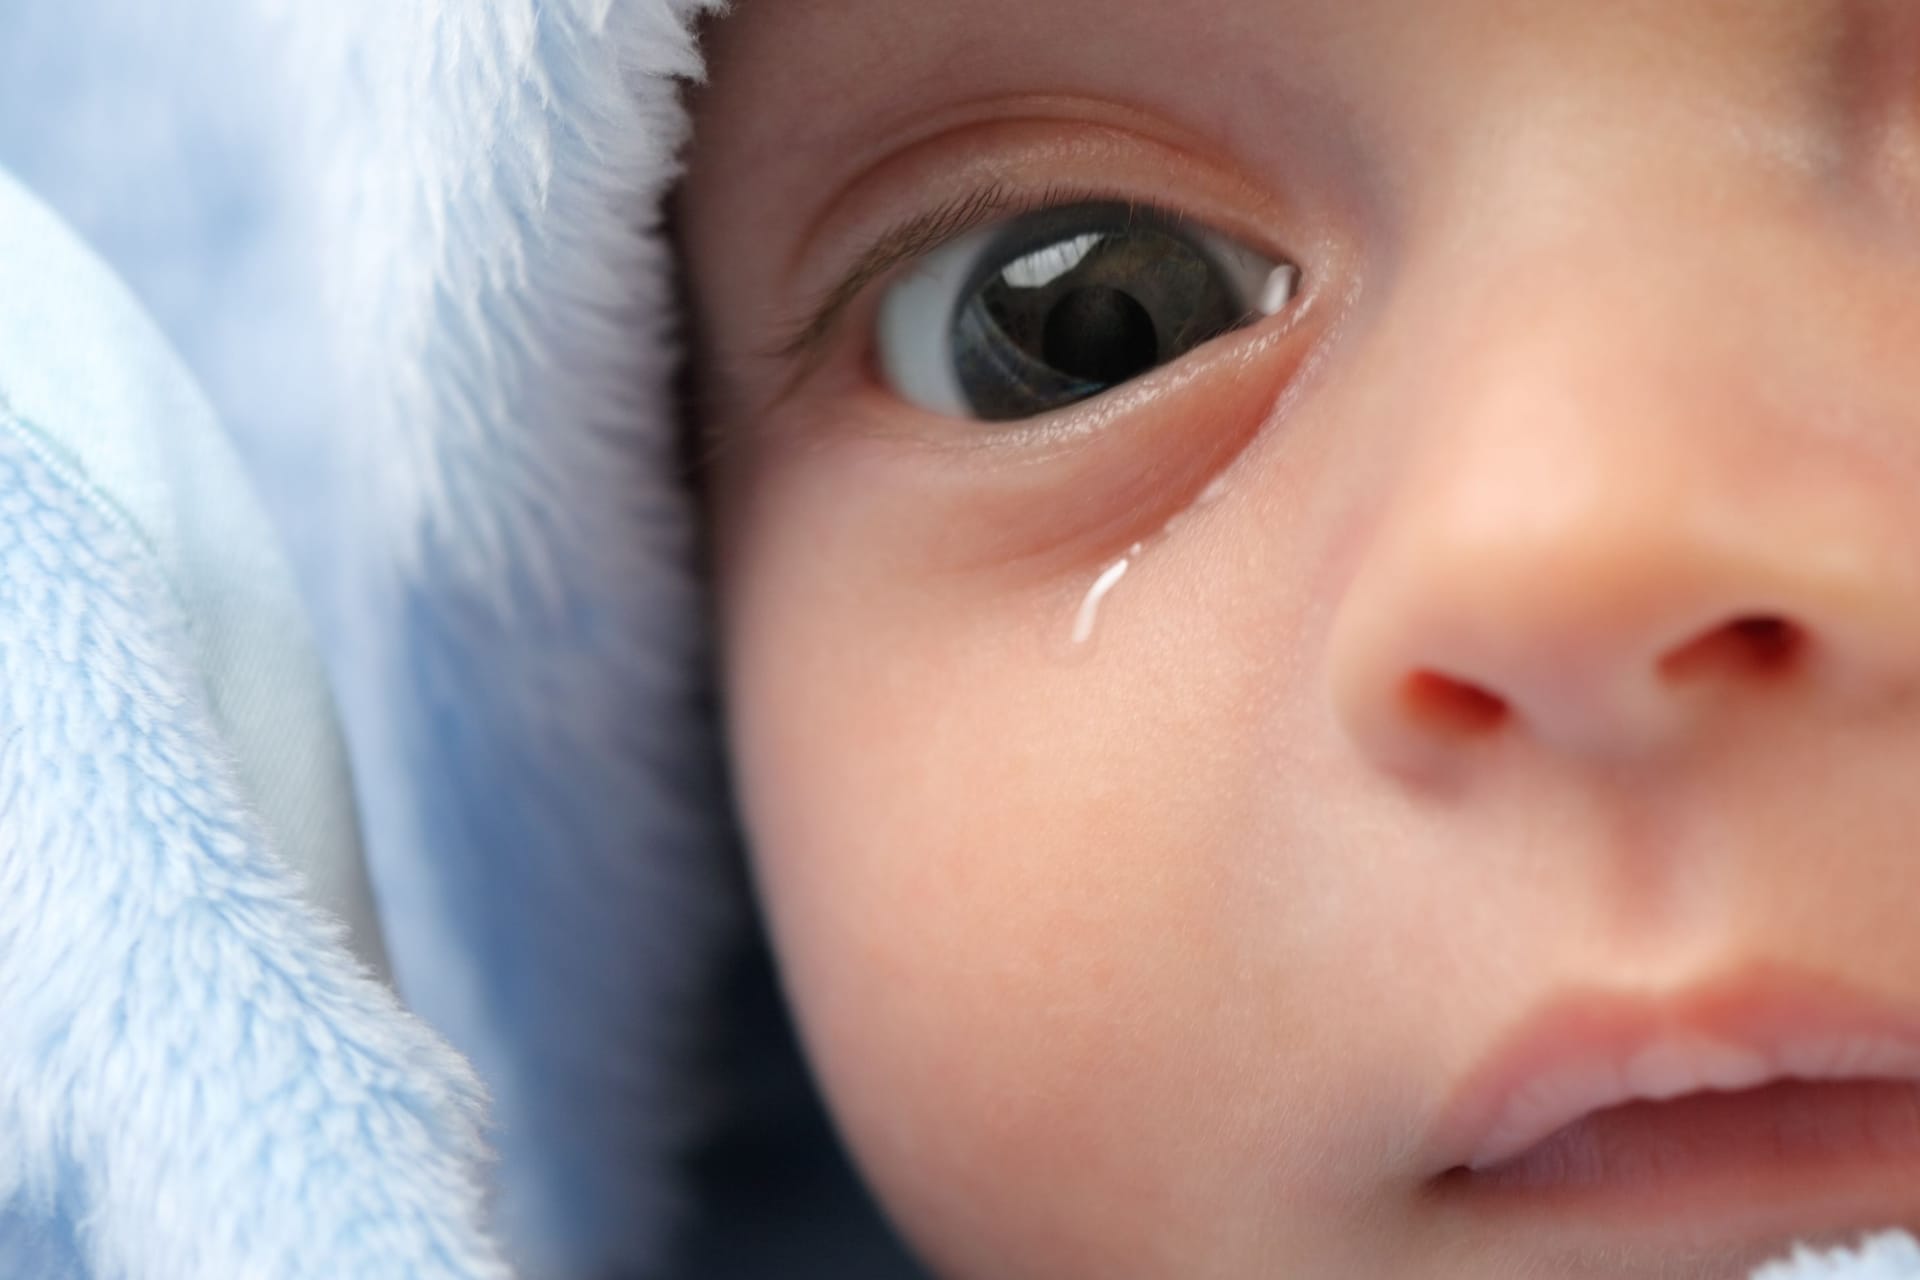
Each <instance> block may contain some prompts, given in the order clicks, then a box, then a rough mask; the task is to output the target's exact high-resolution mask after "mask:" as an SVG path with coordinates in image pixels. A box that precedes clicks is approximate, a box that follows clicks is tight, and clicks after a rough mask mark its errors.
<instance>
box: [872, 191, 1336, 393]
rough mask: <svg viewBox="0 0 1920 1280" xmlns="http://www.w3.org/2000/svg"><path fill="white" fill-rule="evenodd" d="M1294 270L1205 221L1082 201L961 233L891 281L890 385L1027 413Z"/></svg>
mask: <svg viewBox="0 0 1920 1280" xmlns="http://www.w3.org/2000/svg"><path fill="white" fill-rule="evenodd" d="M1299 279H1300V273H1299V270H1298V268H1296V267H1294V266H1293V265H1292V264H1290V263H1284V262H1274V261H1272V260H1270V259H1268V258H1264V257H1262V256H1260V255H1259V254H1256V253H1254V252H1252V251H1251V250H1249V249H1246V248H1244V247H1242V246H1240V245H1237V244H1234V243H1233V242H1231V241H1229V240H1227V239H1226V238H1225V237H1223V236H1220V235H1218V234H1216V233H1214V232H1210V231H1206V230H1202V229H1198V228H1190V227H1187V226H1184V225H1182V224H1181V223H1179V222H1177V221H1175V220H1174V219H1172V218H1169V217H1167V216H1166V215H1163V214H1159V213H1154V212H1151V211H1148V210H1143V209H1139V208H1135V207H1131V206H1128V205H1123V204H1083V205H1076V206H1072V207H1069V208H1062V209H1053V210H1048V211H1046V212H1043V213H1038V214H1033V215H1029V216H1027V217H1024V218H1018V219H1015V220H1013V221H1012V222H1010V223H1007V224H1004V225H1001V226H998V227H991V228H988V229H986V230H984V231H976V232H972V233H970V234H968V235H965V236H962V237H960V238H959V239H957V240H955V241H954V242H952V243H951V244H948V245H945V246H943V247H942V248H939V249H936V250H934V251H933V252H932V253H930V254H928V255H927V257H926V258H925V259H924V260H923V261H922V262H921V263H920V264H919V266H918V267H916V268H915V270H914V271H913V273H912V274H911V275H910V276H908V277H907V278H906V279H904V280H902V281H901V282H900V283H898V284H896V285H895V286H893V288H892V289H891V290H889V291H888V293H887V295H886V297H885V299H884V300H883V302H882V303H881V307H880V320H879V335H878V342H879V350H880V363H881V368H882V369H883V370H884V372H885V376H886V380H887V382H888V384H889V385H890V386H891V387H892V388H893V390H894V391H895V392H897V393H898V394H899V395H900V396H902V397H903V398H905V399H907V400H910V401H912V402H913V403H914V404H917V405H919V406H920V407H921V408H924V409H929V410H932V411H933V412H935V413H944V414H950V415H953V416H956V417H966V418H978V419H983V420H986V421H990V422H1011V421H1015V420H1018V419H1021V418H1031V417H1034V416H1036V415H1038V414H1043V413H1046V412H1048V411H1049V410H1052V409H1058V408H1060V407H1062V406H1063V405H1069V404H1072V403H1074V402H1075V401H1079V400H1085V399H1088V398H1089V397H1092V396H1097V395H1099V394H1100V393H1101V392H1103V391H1107V390H1109V389H1111V388H1113V387H1117V386H1119V385H1120V384H1121V383H1123V382H1128V381H1131V380H1132V379H1134V378H1137V377H1139V376H1140V375H1141V374H1143V373H1146V372H1148V371H1149V370H1152V369H1155V368H1158V367H1159V366H1161V365H1163V364H1166V363H1168V362H1169V361H1172V360H1177V359H1179V358H1180V357H1181V356H1183V355H1185V354H1186V353H1187V352H1189V351H1191V350H1193V349H1194V348H1195V347H1197V346H1199V345H1200V344H1201V343H1203V342H1207V341H1209V340H1211V339H1213V338H1217V337H1219V336H1220V335H1221V334H1223V333H1228V332H1230V331H1232V330H1234V329H1238V328H1241V327H1243V326H1245V325H1247V324H1250V323H1252V322H1254V321H1256V320H1258V319H1260V318H1261V317H1262V316H1268V315H1272V314H1274V313H1276V312H1278V311H1279V310H1281V309H1282V308H1283V307H1285V306H1286V305H1287V304H1288V303H1289V302H1291V301H1292V300H1293V297H1294V294H1295V293H1296V291H1297V289H1298V286H1299Z"/></svg>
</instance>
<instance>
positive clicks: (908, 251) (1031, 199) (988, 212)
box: [772, 182, 1085, 379]
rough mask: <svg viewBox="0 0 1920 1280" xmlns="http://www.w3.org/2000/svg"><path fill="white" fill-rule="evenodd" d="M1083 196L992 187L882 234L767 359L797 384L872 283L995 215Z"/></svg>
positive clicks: (1066, 191) (1059, 190)
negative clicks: (788, 369)
mask: <svg viewBox="0 0 1920 1280" xmlns="http://www.w3.org/2000/svg"><path fill="white" fill-rule="evenodd" d="M1084 195H1085V193H1082V192H1079V191H1078V190H1077V189H1068V188H1065V187H1049V188H1047V189H1045V190H1042V191H1035V192H1026V193H1019V194H1016V193H1015V192H1014V191H1013V189H1012V188H1011V187H1009V186H1008V185H1007V184H1005V183H1002V182H993V183H989V184H988V185H987V186H984V187H982V188H980V189H979V190H977V191H971V192H967V193H966V194H964V195H960V196H957V197H955V198H953V199H951V200H947V201H945V202H944V203H942V204H939V205H936V206H935V207H934V208H932V209H929V210H927V211H926V212H925V213H921V214H918V215H916V216H914V217H912V218H909V219H908V220H907V221H905V222H903V223H900V224H899V225H898V226H895V227H892V228H890V229H888V230H887V231H884V232H882V233H881V234H880V235H879V236H878V237H876V238H875V239H874V240H873V242H872V243H871V244H869V245H868V246H867V247H866V248H865V249H864V250H862V251H861V253H860V254H859V256H858V257H856V258H855V259H854V263H853V267H852V268H851V269H850V270H849V271H848V272H847V273H846V275H844V276H842V277H841V278H840V280H839V281H838V282H837V283H835V284H834V285H833V286H832V287H831V288H829V289H828V290H827V291H826V292H825V293H824V294H822V295H821V297H820V299H819V301H818V302H816V303H815V304H814V305H813V306H812V307H810V308H809V309H808V311H807V314H806V316H805V317H804V318H803V319H802V320H801V321H800V323H799V324H797V325H795V326H794V327H793V328H792V330H791V331H789V332H788V333H787V334H786V336H785V337H784V338H782V339H781V340H780V341H779V342H778V343H777V344H776V345H775V346H774V348H773V351H772V354H773V355H774V356H775V357H777V358H779V359H781V360H784V361H789V362H792V363H794V364H795V366H796V368H795V374H794V376H795V378H796V379H797V378H798V377H799V376H800V375H801V374H803V373H804V372H805V371H806V370H807V369H809V368H811V367H812V366H813V364H814V363H815V362H817V361H818V360H819V358H820V357H821V355H822V354H824V352H825V349H826V344H827V340H828V339H829V338H830V337H831V336H832V335H833V331H834V328H835V327H836V326H837V325H838V324H839V323H840V319H841V317H842V316H843V315H844V314H845V313H846V310H847V308H848V307H850V306H852V305H853V302H854V299H856V298H858V297H859V296H860V294H861V293H862V292H864V291H865V290H866V288H867V287H868V286H869V285H871V284H872V283H873V282H874V281H876V280H879V279H881V278H882V277H884V276H886V275H887V274H888V273H889V272H891V271H893V270H894V269H895V268H896V267H899V266H901V265H903V264H905V263H908V262H912V261H913V260H914V259H916V258H919V257H922V256H923V255H925V254H928V253H931V252H933V251H934V250H935V249H938V248H940V247H941V246H942V245H944V244H947V243H948V242H950V241H952V240H955V239H957V238H958V237H960V236H962V235H964V234H965V233H967V232H968V231H971V230H973V229H974V228H976V227H978V226H980V225H981V224H982V223H985V222H986V221H988V220H989V219H991V218H993V217H995V216H997V215H999V214H1003V213H1009V212H1012V213H1023V212H1026V211H1028V210H1030V209H1036V208H1044V207H1046V206H1049V205H1052V204H1056V203H1060V202H1062V201H1066V200H1072V199H1079V198H1084Z"/></svg>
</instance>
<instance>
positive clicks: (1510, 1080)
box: [1435, 972, 1920, 1247]
mask: <svg viewBox="0 0 1920 1280" xmlns="http://www.w3.org/2000/svg"><path fill="white" fill-rule="evenodd" d="M1436 1150H1437V1152H1438V1153H1439V1156H1440V1158H1439V1160H1438V1161H1437V1162H1436V1163H1437V1166H1438V1169H1439V1170H1440V1172H1439V1175H1438V1176H1437V1177H1436V1179H1435V1182H1436V1186H1437V1187H1439V1188H1440V1189H1441V1190H1443V1191H1444V1192H1445V1193H1446V1194H1447V1195H1448V1196H1449V1197H1453V1198H1456V1199H1457V1200H1459V1201H1460V1202H1463V1203H1468V1204H1473V1205H1477V1206H1480V1207H1481V1208H1483V1209H1488V1210H1494V1209H1496V1208H1497V1207H1498V1206H1506V1207H1507V1209H1509V1210H1514V1211H1539V1212H1543V1213H1548V1214H1551V1215H1553V1216H1556V1217H1559V1218H1562V1219H1577V1220H1579V1221H1582V1222H1584V1223H1586V1224H1587V1225H1590V1226H1594V1227H1602V1226H1604V1227H1607V1228H1608V1229H1611V1230H1615V1231H1621V1232H1626V1233H1629V1234H1633V1235H1653V1236H1660V1237H1666V1238H1685V1239H1686V1240H1688V1241H1690V1242H1692V1243H1694V1244H1696V1245H1703V1246H1709V1247H1711V1246H1712V1242H1714V1241H1718V1242H1719V1243H1720V1244H1724V1245H1727V1246H1729V1247H1733V1246H1737V1245H1739V1244H1740V1243H1742V1242H1751V1241H1753V1240H1756V1239H1758V1238H1760V1237H1761V1236H1762V1235H1765V1236H1767V1237H1769V1238H1780V1239H1785V1238H1789V1237H1796V1236H1797V1237H1813V1236H1816V1235H1823V1234H1834V1233H1841V1232H1846V1231H1852V1230H1861V1229H1868V1228H1873V1227H1883V1226H1890V1225H1913V1222H1914V1218H1915V1215H1916V1214H1920V1017H1916V1015H1915V1014H1914V1012H1912V1011H1908V1010H1901V1009H1896V1008H1892V1007H1889V1006H1887V1005H1885V1004H1883V1003H1879V1002H1875V1001H1872V1000H1869V999H1868V998H1866V997H1865V996H1863V995H1862V994H1860V993H1858V992H1852V991H1846V990H1841V989H1838V988H1836V987H1834V986H1833V985H1832V984H1830V983H1824V982H1819V981H1817V980H1813V979H1810V978H1794V977H1789V976H1782V975H1781V974H1779V973H1777V972H1770V973H1768V974H1766V975H1747V976H1745V977H1742V978H1740V979H1739V980H1736V981H1725V982H1718V983H1714V984H1711V985H1710V986H1703V987H1700V988H1696V989H1693V990H1690V991H1687V992H1683V993H1681V994H1679V995H1678V996H1675V997H1671V998H1660V999H1655V998H1648V997H1641V996H1628V995H1614V994H1607V993H1591V992H1588V993H1578V994H1572V995H1563V996H1560V997H1557V998H1555V999H1552V1000H1550V1001H1548V1002H1547V1003H1546V1004H1545V1005H1543V1006H1542V1007H1541V1009H1540V1010H1539V1011H1538V1012H1537V1013H1536V1014H1535V1015H1533V1016H1531V1017H1528V1018H1525V1019H1523V1020H1522V1021H1521V1022H1520V1023H1519V1024H1518V1025H1517V1026H1516V1027H1515V1028H1514V1029H1513V1030H1512V1032H1510V1033H1509V1034H1508V1035H1507V1036H1505V1037H1503V1038H1502V1039H1501V1041H1500V1042H1499V1044H1498V1046H1496V1049H1495V1051H1494V1053H1492V1054H1491V1055H1490V1056H1489V1057H1488V1058H1487V1060H1486V1061H1485V1062H1484V1063H1482V1064H1481V1065H1480V1066H1479V1067H1478V1068H1477V1069H1476V1070H1475V1071H1473V1072H1471V1073H1469V1074H1468V1075H1467V1076H1466V1078H1465V1079H1464V1080H1463V1082H1462V1083H1461V1086H1460V1087H1459V1088H1458V1089H1457V1090H1456V1091H1455V1093H1454V1096H1453V1101H1452V1103H1451V1105H1450V1106H1449V1108H1448V1110H1447V1112H1446V1114H1445V1118H1444V1119H1443V1121H1442V1124H1441V1126H1440V1128H1439V1130H1438V1146H1437V1147H1436Z"/></svg>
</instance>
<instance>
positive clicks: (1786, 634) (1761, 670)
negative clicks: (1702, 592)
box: [1660, 615, 1808, 680]
mask: <svg viewBox="0 0 1920 1280" xmlns="http://www.w3.org/2000/svg"><path fill="white" fill-rule="evenodd" d="M1807 643H1808V642H1807V636H1806V633H1805V632H1803V631H1802V630H1801V629H1800V628H1799V627H1797V626H1795V625H1794V624H1793V623H1791V622H1788V621H1786V620H1785V619H1784V618H1774V617H1767V616H1764V615H1759V616H1752V617H1745V618H1736V619H1734V620H1733V621H1732V622H1729V623H1727V624H1726V625H1725V626H1721V627H1716V628H1715V629H1713V630H1712V631H1710V632H1708V633H1707V634H1706V635H1703V636H1701V637H1700V638H1699V639H1697V640H1695V641H1693V642H1692V643H1690V644H1687V645H1683V646H1682V647H1681V648H1679V649H1676V650H1674V651H1673V652H1672V653H1670V654H1668V655H1667V656H1666V657H1665V658H1664V659H1662V660H1661V663H1660V670H1661V673H1662V674H1664V675H1666V676H1667V677H1668V678H1670V679H1675V680H1683V679H1686V678H1688V677H1689V676H1691V675H1693V674H1694V673H1696V672H1699V671H1701V670H1709V669H1712V668H1714V667H1719V668H1722V669H1727V670H1733V671H1744V672H1750V673H1753V674H1755V675H1761V676H1770V677H1776V678H1777V677H1780V676H1784V675H1787V674H1788V673H1789V672H1791V671H1792V670H1793V669H1794V668H1795V667H1796V666H1798V665H1799V663H1800V660H1801V656H1802V654H1803V653H1804V652H1805V650H1806V648H1807Z"/></svg>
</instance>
